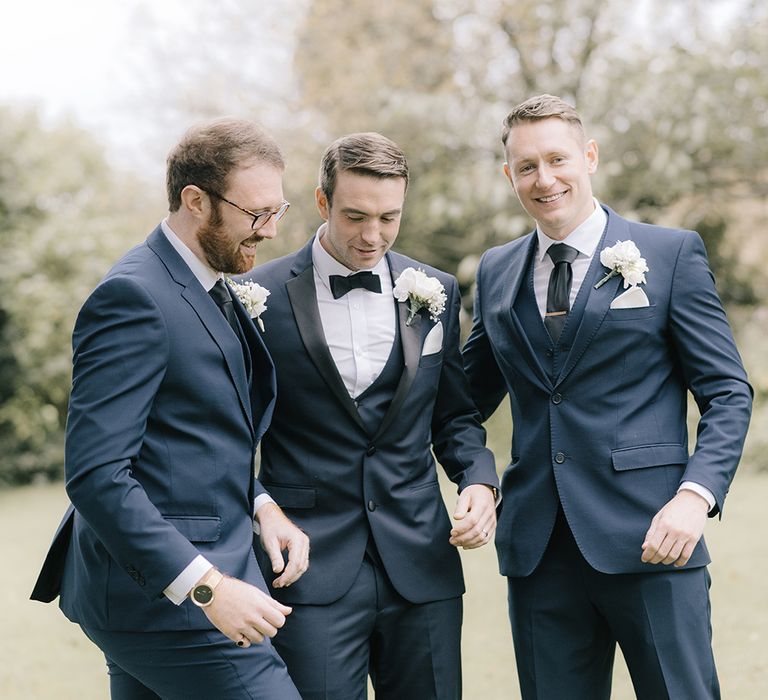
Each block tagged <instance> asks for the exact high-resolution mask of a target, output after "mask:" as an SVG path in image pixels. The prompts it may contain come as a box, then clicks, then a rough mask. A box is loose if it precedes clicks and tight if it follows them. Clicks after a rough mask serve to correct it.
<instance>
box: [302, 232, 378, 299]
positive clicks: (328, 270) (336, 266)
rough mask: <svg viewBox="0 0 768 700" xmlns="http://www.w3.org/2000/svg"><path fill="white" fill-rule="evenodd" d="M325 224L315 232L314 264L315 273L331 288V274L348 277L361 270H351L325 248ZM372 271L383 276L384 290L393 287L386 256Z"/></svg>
mask: <svg viewBox="0 0 768 700" xmlns="http://www.w3.org/2000/svg"><path fill="white" fill-rule="evenodd" d="M325 226H326V225H325V224H321V225H320V228H318V229H317V233H316V234H315V240H314V241H312V265H313V266H314V268H315V275H316V276H317V277H318V278H319V279H320V281H321V282H322V283H323V284H324V285H325V286H326V287H328V289H329V290H330V288H331V282H330V279H329V278H330V276H331V275H342V276H343V277H348V276H349V275H354V274H355V272H359V270H350V269H349V268H348V267H347V266H346V265H342V264H341V263H340V262H339V261H338V260H336V258H334V257H333V256H332V255H331V254H330V253H329V252H328V251H327V250H326V249H325V248H323V244H322V243H320V239H321V238H322V237H323V235H325ZM370 271H371V272H373V273H374V274H376V275H378V276H379V277H380V278H381V289H382V292H384V291H385V290H386V289H387V288H388V287H391V285H392V276H391V275H390V272H389V264H388V263H387V259H386V257H383V258H382V259H381V260H379V262H378V263H376V265H375V266H374V267H372V268H370Z"/></svg>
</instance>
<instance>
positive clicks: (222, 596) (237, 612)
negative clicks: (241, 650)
mask: <svg viewBox="0 0 768 700" xmlns="http://www.w3.org/2000/svg"><path fill="white" fill-rule="evenodd" d="M202 610H203V612H205V614H206V615H207V617H208V619H209V620H210V621H211V622H212V623H213V624H214V625H215V626H216V628H217V629H219V630H220V631H221V632H222V634H224V635H226V636H227V637H229V638H230V639H231V640H232V641H233V642H236V643H237V644H238V646H242V647H249V646H250V645H251V643H252V642H253V643H258V642H263V641H264V637H274V636H275V635H276V634H277V630H279V629H280V628H281V627H282V626H283V625H284V624H285V618H286V616H287V615H290V613H291V608H289V607H288V606H287V605H283V604H282V603H279V602H278V601H276V600H275V599H274V598H270V596H268V595H267V594H266V593H264V591H261V590H259V589H258V588H256V586H252V585H251V584H250V583H246V582H245V581H240V580H239V579H236V578H230V577H229V576H225V577H224V580H223V581H222V582H221V583H220V584H219V585H218V586H216V591H215V594H214V598H213V602H212V603H211V604H210V605H209V606H208V607H206V608H202Z"/></svg>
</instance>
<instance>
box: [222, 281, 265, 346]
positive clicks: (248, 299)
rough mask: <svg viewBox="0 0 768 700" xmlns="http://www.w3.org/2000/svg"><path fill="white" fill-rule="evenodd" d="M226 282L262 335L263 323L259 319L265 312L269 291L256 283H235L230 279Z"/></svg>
mask: <svg viewBox="0 0 768 700" xmlns="http://www.w3.org/2000/svg"><path fill="white" fill-rule="evenodd" d="M227 282H229V284H230V286H231V287H232V290H233V291H234V292H235V294H237V298H238V299H239V300H240V302H241V303H242V305H243V306H244V307H245V310H246V311H247V312H248V314H249V315H250V317H251V318H252V319H253V320H254V322H255V323H256V324H258V326H259V328H260V329H261V332H262V333H263V332H264V321H262V320H261V318H260V317H261V314H263V313H264V312H265V311H266V310H267V304H266V301H267V297H268V296H269V293H270V292H269V290H268V289H266V288H265V287H262V286H261V285H260V284H256V282H235V281H234V280H231V279H228V280H227Z"/></svg>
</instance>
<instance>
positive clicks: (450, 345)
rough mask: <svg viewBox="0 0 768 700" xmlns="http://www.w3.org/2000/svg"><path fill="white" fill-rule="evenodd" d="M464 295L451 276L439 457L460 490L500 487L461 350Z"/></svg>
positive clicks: (437, 411)
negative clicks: (468, 487) (471, 391)
mask: <svg viewBox="0 0 768 700" xmlns="http://www.w3.org/2000/svg"><path fill="white" fill-rule="evenodd" d="M460 303H461V301H460V295H459V289H458V284H457V283H456V280H455V279H453V278H451V284H450V290H449V300H448V305H447V310H446V313H445V314H444V318H445V319H446V321H447V323H446V327H445V341H444V345H443V352H444V357H443V365H442V370H441V373H440V384H439V387H438V391H437V398H436V400H435V408H434V412H433V415H432V443H433V447H434V452H435V456H436V457H437V460H438V461H439V462H440V464H441V465H442V466H443V469H445V472H446V474H447V475H448V477H449V478H450V479H451V481H453V482H454V483H456V484H457V485H458V487H459V491H461V490H463V489H464V488H466V487H467V486H469V485H470V484H486V485H488V486H492V487H493V488H496V489H498V488H499V479H498V476H497V474H496V462H495V459H494V456H493V453H492V452H491V451H490V450H488V449H487V448H486V447H485V430H484V429H483V427H482V425H481V424H480V414H479V413H478V411H477V408H476V407H475V405H474V403H473V402H472V398H471V396H470V392H469V384H468V382H467V376H466V374H465V373H464V367H463V365H462V360H461V353H460V352H459V307H460Z"/></svg>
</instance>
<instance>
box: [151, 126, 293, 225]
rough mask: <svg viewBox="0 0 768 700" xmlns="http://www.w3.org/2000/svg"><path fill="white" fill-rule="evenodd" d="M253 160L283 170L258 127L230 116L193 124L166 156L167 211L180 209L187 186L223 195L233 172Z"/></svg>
mask: <svg viewBox="0 0 768 700" xmlns="http://www.w3.org/2000/svg"><path fill="white" fill-rule="evenodd" d="M254 161H255V162H263V163H267V164H269V165H273V166H274V167H275V168H277V169H279V170H285V161H284V160H283V155H282V153H281V152H280V147H279V146H278V145H277V142H276V141H275V140H274V139H273V138H272V137H271V136H270V135H269V134H267V133H266V132H265V131H264V130H263V129H262V128H261V127H260V126H259V125H258V124H256V123H254V122H251V121H248V120H246V119H234V118H231V117H224V118H220V119H213V120H210V121H206V122H201V123H199V124H195V125H194V126H192V127H190V128H189V129H188V130H187V132H186V133H185V134H184V136H183V137H182V138H181V141H179V143H178V144H177V145H176V146H175V147H174V148H173V149H172V150H171V152H170V153H169V154H168V160H167V169H166V178H165V182H166V189H167V191H168V207H169V209H170V211H172V212H174V211H177V210H178V209H179V207H180V206H181V191H182V190H183V189H184V188H185V187H186V186H187V185H197V186H198V187H199V188H200V189H202V190H205V191H206V192H212V193H214V194H222V193H223V192H225V191H226V189H227V184H228V178H229V175H230V174H231V173H232V171H233V170H235V169H236V168H238V167H240V166H243V165H246V164H248V163H251V162H254Z"/></svg>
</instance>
